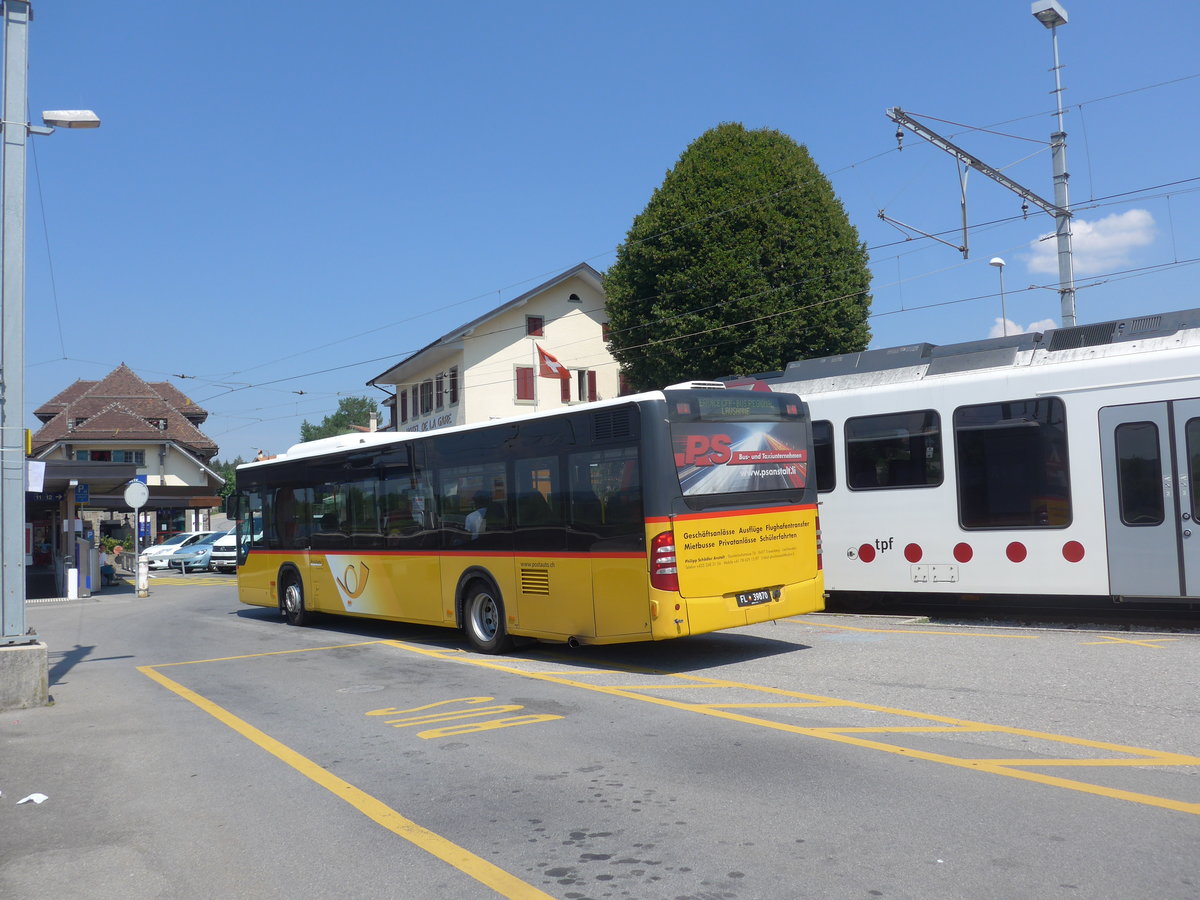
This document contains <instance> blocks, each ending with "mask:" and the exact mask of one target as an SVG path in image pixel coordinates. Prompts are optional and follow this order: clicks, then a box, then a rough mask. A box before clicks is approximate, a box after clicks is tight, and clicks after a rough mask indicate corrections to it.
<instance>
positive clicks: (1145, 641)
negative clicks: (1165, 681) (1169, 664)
mask: <svg viewBox="0 0 1200 900" xmlns="http://www.w3.org/2000/svg"><path fill="white" fill-rule="evenodd" d="M1177 640H1179V638H1141V639H1140V640H1133V639H1131V638H1119V637H1109V636H1108V635H1105V636H1104V640H1101V641H1084V642H1083V646H1085V647H1103V646H1105V645H1112V644H1134V645H1136V646H1138V647H1149V648H1150V649H1151V650H1162V649H1163V648H1162V647H1160V646H1159V644H1161V643H1163V642H1164V641H1177Z"/></svg>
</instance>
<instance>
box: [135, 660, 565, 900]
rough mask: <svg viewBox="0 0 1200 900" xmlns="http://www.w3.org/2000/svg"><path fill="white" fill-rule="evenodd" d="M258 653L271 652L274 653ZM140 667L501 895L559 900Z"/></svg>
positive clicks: (524, 899)
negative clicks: (554, 899)
mask: <svg viewBox="0 0 1200 900" xmlns="http://www.w3.org/2000/svg"><path fill="white" fill-rule="evenodd" d="M372 643H373V642H372ZM347 646H361V645H347ZM320 649H331V648H320ZM255 655H262V656H267V655H274V654H255ZM247 658H249V657H226V659H247ZM138 671H139V672H141V673H142V674H143V675H145V676H147V677H148V678H150V679H152V680H154V681H157V682H158V683H159V684H161V685H162V686H163V687H165V688H166V689H167V690H169V691H172V692H174V693H176V694H178V695H179V696H180V697H182V698H183V699H184V700H187V701H188V702H189V703H193V704H195V705H196V706H198V707H199V708H200V709H202V710H204V711H205V712H206V713H208V714H209V715H210V716H212V717H213V718H215V719H217V720H218V721H219V722H221V723H222V724H224V725H227V726H228V727H230V728H232V729H233V730H234V731H236V732H237V733H238V734H240V735H242V737H244V738H246V739H247V740H249V741H252V742H253V743H255V744H257V745H258V746H259V747H261V748H262V749H264V750H266V751H267V752H268V753H270V754H271V755H272V756H274V757H275V758H276V759H279V760H280V761H281V762H284V763H286V764H287V765H289V766H291V767H292V768H293V769H295V770H296V771H297V772H299V773H300V774H301V775H304V776H305V777H306V778H308V779H310V780H312V781H314V782H316V783H317V784H319V785H320V786H321V787H323V788H325V789H326V790H327V791H329V792H330V793H331V794H333V795H334V796H336V797H338V798H340V799H341V800H344V801H345V802H346V803H349V804H350V805H351V806H353V807H354V808H355V809H357V810H358V811H359V812H361V813H362V814H363V815H364V816H366V817H367V818H369V819H371V820H372V821H374V822H376V823H377V824H379V825H382V826H383V827H384V828H386V829H388V830H389V831H391V832H393V833H394V834H397V835H399V836H400V837H402V838H404V839H405V840H406V841H409V842H410V843H412V844H413V845H415V846H417V847H419V848H420V849H422V850H424V851H425V852H426V853H429V854H432V855H433V856H435V857H437V858H438V859H440V860H442V861H443V862H445V863H448V864H449V865H451V866H454V868H456V869H458V870H459V871H460V872H462V873H463V874H465V875H468V876H470V877H471V878H474V879H475V880H476V881H478V882H479V883H480V884H483V885H486V886H487V887H489V888H491V889H492V890H494V891H495V892H496V893H498V894H500V895H501V896H503V897H511V898H517V900H533V898H538V900H553V898H552V897H551V896H550V895H549V894H547V893H545V892H543V891H540V890H538V889H537V888H536V887H534V886H533V885H531V884H528V883H527V882H524V881H522V880H521V879H519V878H517V877H516V876H514V875H511V874H510V873H508V872H506V871H504V870H503V869H501V868H500V867H498V866H496V865H493V864H492V863H490V862H488V861H487V860H486V859H482V858H480V857H478V856H476V855H475V854H474V853H472V852H470V851H469V850H466V849H465V848H463V847H460V846H458V845H457V844H455V843H453V842H451V841H449V840H447V839H446V838H444V837H442V836H441V835H440V834H436V833H435V832H433V831H430V830H429V829H428V828H423V827H421V826H420V825H418V824H417V823H416V822H414V821H412V820H411V819H408V818H405V817H404V816H402V815H400V813H398V812H396V810H394V809H392V808H391V807H390V806H388V805H387V804H385V803H383V802H381V801H380V800H377V799H376V798H375V797H373V796H371V795H370V794H368V793H366V792H365V791H362V790H360V789H359V788H356V787H355V786H354V785H352V784H350V783H349V782H348V781H344V780H343V779H341V778H338V777H337V776H336V775H334V774H333V773H332V772H330V771H329V770H327V769H323V768H321V766H319V765H317V764H316V763H315V762H313V761H312V760H310V759H308V758H307V757H305V756H302V755H301V754H299V753H297V752H296V751H295V750H292V749H291V748H290V747H288V746H286V745H285V744H282V743H280V742H279V741H277V740H275V738H273V737H271V736H270V735H268V734H266V733H265V732H262V731H260V730H259V729H257V728H255V727H254V726H253V725H251V724H250V723H249V722H247V721H245V720H244V719H240V718H238V717H237V716H235V715H234V714H233V713H231V712H229V711H228V710H227V709H225V708H223V707H221V706H218V705H217V704H215V703H213V702H212V701H211V700H209V699H207V698H205V697H202V696H200V695H199V694H197V693H196V692H195V691H191V690H189V689H188V688H186V687H184V686H183V685H182V684H180V683H179V682H177V681H172V680H171V679H170V678H168V677H167V676H166V675H163V674H162V673H161V672H157V671H155V667H154V666H138Z"/></svg>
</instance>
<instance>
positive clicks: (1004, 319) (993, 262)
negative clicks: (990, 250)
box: [988, 256, 1008, 337]
mask: <svg viewBox="0 0 1200 900" xmlns="http://www.w3.org/2000/svg"><path fill="white" fill-rule="evenodd" d="M988 265H989V266H995V267H996V268H997V269H999V270H1000V324H1001V327H1003V328H1004V336H1005V337H1008V312H1007V311H1006V310H1005V308H1004V260H1002V259H1001V258H1000V257H998V256H993V257H992V258H991V259H990V260H988Z"/></svg>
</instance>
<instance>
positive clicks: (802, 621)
mask: <svg viewBox="0 0 1200 900" xmlns="http://www.w3.org/2000/svg"><path fill="white" fill-rule="evenodd" d="M790 621H791V624H793V625H812V626H814V627H816V628H834V629H837V630H838V631H865V632H870V633H872V634H936V635H941V636H948V637H982V638H1007V639H1008V640H1013V641H1036V640H1038V639H1039V637H1040V635H1036V634H989V633H988V632H986V631H926V630H925V629H923V628H863V627H862V626H859V625H834V624H832V623H830V622H813V621H810V620H809V619H807V618H803V617H799V618H796V619H792V620H790Z"/></svg>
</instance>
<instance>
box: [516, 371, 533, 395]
mask: <svg viewBox="0 0 1200 900" xmlns="http://www.w3.org/2000/svg"><path fill="white" fill-rule="evenodd" d="M517 399H518V400H532V399H533V366H517Z"/></svg>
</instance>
